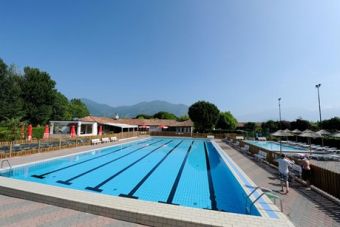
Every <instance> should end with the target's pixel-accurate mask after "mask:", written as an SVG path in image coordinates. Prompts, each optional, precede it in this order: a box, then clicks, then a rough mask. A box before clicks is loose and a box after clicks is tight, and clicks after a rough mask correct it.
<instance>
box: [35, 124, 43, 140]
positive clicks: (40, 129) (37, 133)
mask: <svg viewBox="0 0 340 227" xmlns="http://www.w3.org/2000/svg"><path fill="white" fill-rule="evenodd" d="M44 130H45V127H34V128H33V130H32V131H33V132H32V134H33V135H32V138H36V139H42V138H43V136H44Z"/></svg>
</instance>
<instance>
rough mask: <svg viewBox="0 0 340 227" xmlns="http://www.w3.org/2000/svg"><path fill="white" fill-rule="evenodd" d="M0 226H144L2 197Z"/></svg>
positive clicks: (0, 198)
mask: <svg viewBox="0 0 340 227" xmlns="http://www.w3.org/2000/svg"><path fill="white" fill-rule="evenodd" d="M0 226H6V227H12V226H13V227H17V226H42V227H43V226H46V227H57V226H60V227H61V226H122V227H123V226H126V227H128V226H142V225H138V224H134V223H129V222H124V221H119V220H115V219H111V218H106V217H102V216H98V215H93V214H88V213H84V212H79V211H75V210H70V209H66V208H61V207H57V206H51V205H47V204H44V203H36V202H32V201H28V200H23V199H17V198H12V197H7V196H3V195H0Z"/></svg>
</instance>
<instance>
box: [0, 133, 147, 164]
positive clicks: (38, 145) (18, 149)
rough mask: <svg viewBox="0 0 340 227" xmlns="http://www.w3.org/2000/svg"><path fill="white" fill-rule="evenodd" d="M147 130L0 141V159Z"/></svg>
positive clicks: (125, 136) (138, 134) (124, 136)
mask: <svg viewBox="0 0 340 227" xmlns="http://www.w3.org/2000/svg"><path fill="white" fill-rule="evenodd" d="M147 134H148V133H147V132H138V131H136V132H123V133H115V134H105V135H102V136H89V137H75V138H69V137H59V138H56V137H51V138H49V139H33V140H32V141H26V140H16V141H12V142H0V159H2V158H9V157H15V156H23V155H28V154H34V153H40V152H47V151H52V150H59V149H64V148H71V147H78V146H85V145H90V144H91V140H92V139H97V138H99V139H100V138H104V137H117V139H125V138H131V137H136V136H140V135H147Z"/></svg>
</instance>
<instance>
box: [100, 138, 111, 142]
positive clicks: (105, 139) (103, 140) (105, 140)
mask: <svg viewBox="0 0 340 227" xmlns="http://www.w3.org/2000/svg"><path fill="white" fill-rule="evenodd" d="M102 142H103V143H109V142H110V139H109V138H108V137H104V138H102Z"/></svg>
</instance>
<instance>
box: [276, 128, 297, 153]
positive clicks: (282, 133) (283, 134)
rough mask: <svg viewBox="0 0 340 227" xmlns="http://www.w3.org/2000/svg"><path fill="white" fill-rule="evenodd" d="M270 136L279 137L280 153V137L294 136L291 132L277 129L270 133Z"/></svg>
mask: <svg viewBox="0 0 340 227" xmlns="http://www.w3.org/2000/svg"><path fill="white" fill-rule="evenodd" d="M272 136H276V137H280V153H282V139H281V138H282V137H288V136H294V135H293V133H291V132H288V131H285V130H278V131H276V132H274V133H272Z"/></svg>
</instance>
